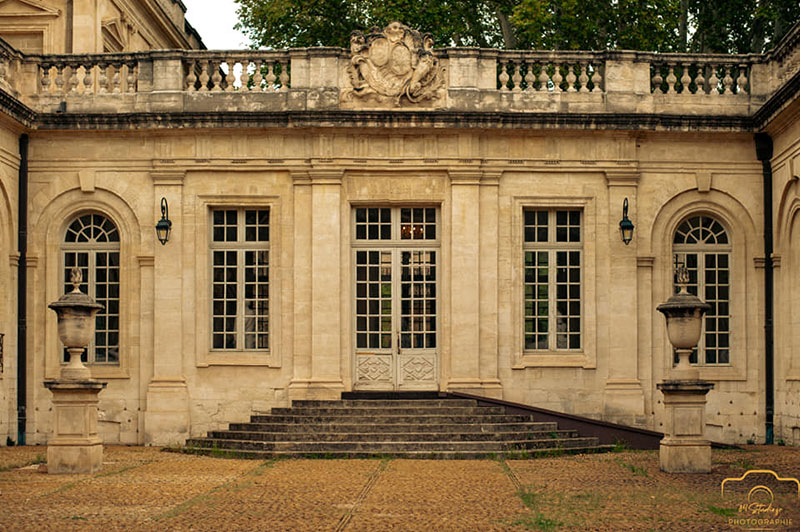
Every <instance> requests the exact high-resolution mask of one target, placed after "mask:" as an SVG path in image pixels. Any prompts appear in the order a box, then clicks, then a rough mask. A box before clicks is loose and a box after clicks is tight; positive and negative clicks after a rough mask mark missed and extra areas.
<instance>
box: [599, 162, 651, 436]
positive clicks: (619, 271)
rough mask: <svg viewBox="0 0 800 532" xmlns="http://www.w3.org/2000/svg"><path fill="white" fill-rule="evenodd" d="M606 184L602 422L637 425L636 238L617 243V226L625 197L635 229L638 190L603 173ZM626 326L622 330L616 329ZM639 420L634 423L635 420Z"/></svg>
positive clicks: (640, 399)
mask: <svg viewBox="0 0 800 532" xmlns="http://www.w3.org/2000/svg"><path fill="white" fill-rule="evenodd" d="M606 180H607V183H608V216H607V219H608V241H609V244H608V245H609V257H610V258H609V260H610V264H609V268H610V279H611V286H609V287H608V291H607V293H608V300H609V304H608V308H609V316H608V317H607V320H608V322H609V324H608V326H609V327H610V328H611V334H609V336H608V342H609V346H608V349H609V358H608V378H607V380H606V386H605V394H604V404H603V415H604V417H605V418H606V419H609V420H613V421H617V422H623V423H627V424H636V423H637V422H643V421H644V392H643V390H642V384H641V382H640V381H639V368H638V365H639V364H638V362H639V361H638V353H639V345H638V328H637V327H636V323H637V319H638V315H639V313H638V298H637V296H638V291H637V285H636V281H635V280H636V279H637V273H638V272H637V257H636V255H637V249H638V241H639V236H638V235H637V234H636V230H634V235H633V240H632V241H631V242H630V244H628V245H627V246H626V245H625V244H624V243H623V242H622V236H621V234H620V230H619V221H620V220H622V210H623V203H624V201H625V198H628V217H629V218H630V219H631V220H632V221H633V222H634V224H636V212H637V201H636V200H637V197H636V196H637V194H636V193H637V185H638V182H639V173H638V172H637V171H628V172H615V173H611V172H607V173H606ZM620 323H624V324H628V326H626V327H624V328H618V327H616V324H620ZM637 418H638V419H637Z"/></svg>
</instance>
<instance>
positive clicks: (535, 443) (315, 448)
mask: <svg viewBox="0 0 800 532" xmlns="http://www.w3.org/2000/svg"><path fill="white" fill-rule="evenodd" d="M597 443H598V442H597V438H556V439H554V438H547V439H538V440H510V441H504V442H472V441H467V442H464V441H434V442H431V441H422V442H418V441H390V442H386V441H368V442H363V441H361V442H357V441H327V442H265V441H252V440H219V439H215V440H211V439H209V438H203V439H195V440H189V441H188V442H187V446H189V447H192V446H196V447H204V448H209V447H210V448H212V449H214V448H216V449H239V450H246V451H271V452H304V453H326V452H359V453H376V454H394V453H399V452H408V451H424V452H439V451H454V452H479V451H483V452H498V451H524V450H530V449H552V448H555V449H570V448H573V447H591V446H595V445H597Z"/></svg>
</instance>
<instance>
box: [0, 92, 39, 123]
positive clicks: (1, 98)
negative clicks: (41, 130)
mask: <svg viewBox="0 0 800 532" xmlns="http://www.w3.org/2000/svg"><path fill="white" fill-rule="evenodd" d="M0 111H1V112H3V113H5V114H6V115H7V116H10V117H11V118H13V119H14V120H16V121H17V122H19V123H20V124H22V125H23V126H26V127H35V125H36V124H35V122H36V119H37V113H36V111H34V110H33V109H31V108H30V107H28V106H27V105H25V104H24V103H22V102H20V101H19V100H17V99H16V98H14V97H13V96H11V95H10V94H8V93H7V92H6V91H5V90H3V89H0Z"/></svg>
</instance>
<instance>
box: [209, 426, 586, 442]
mask: <svg viewBox="0 0 800 532" xmlns="http://www.w3.org/2000/svg"><path fill="white" fill-rule="evenodd" d="M552 425H553V426H552V427H549V428H548V429H549V430H537V431H529V432H297V433H292V432H246V431H231V430H222V431H212V432H211V433H210V434H209V436H208V437H209V439H217V440H251V441H265V442H267V441H308V442H318V441H333V442H336V441H359V442H360V441H509V440H534V439H547V438H551V439H563V438H575V437H577V436H578V433H577V432H576V431H573V430H556V428H555V423H552Z"/></svg>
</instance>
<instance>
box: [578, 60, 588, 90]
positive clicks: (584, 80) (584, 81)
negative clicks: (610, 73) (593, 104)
mask: <svg viewBox="0 0 800 532" xmlns="http://www.w3.org/2000/svg"><path fill="white" fill-rule="evenodd" d="M578 67H579V68H580V73H581V75H580V76H579V77H578V82H579V84H580V89H578V90H579V91H580V92H589V74H588V73H587V72H586V69H587V68H588V64H587V63H579V64H578Z"/></svg>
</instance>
